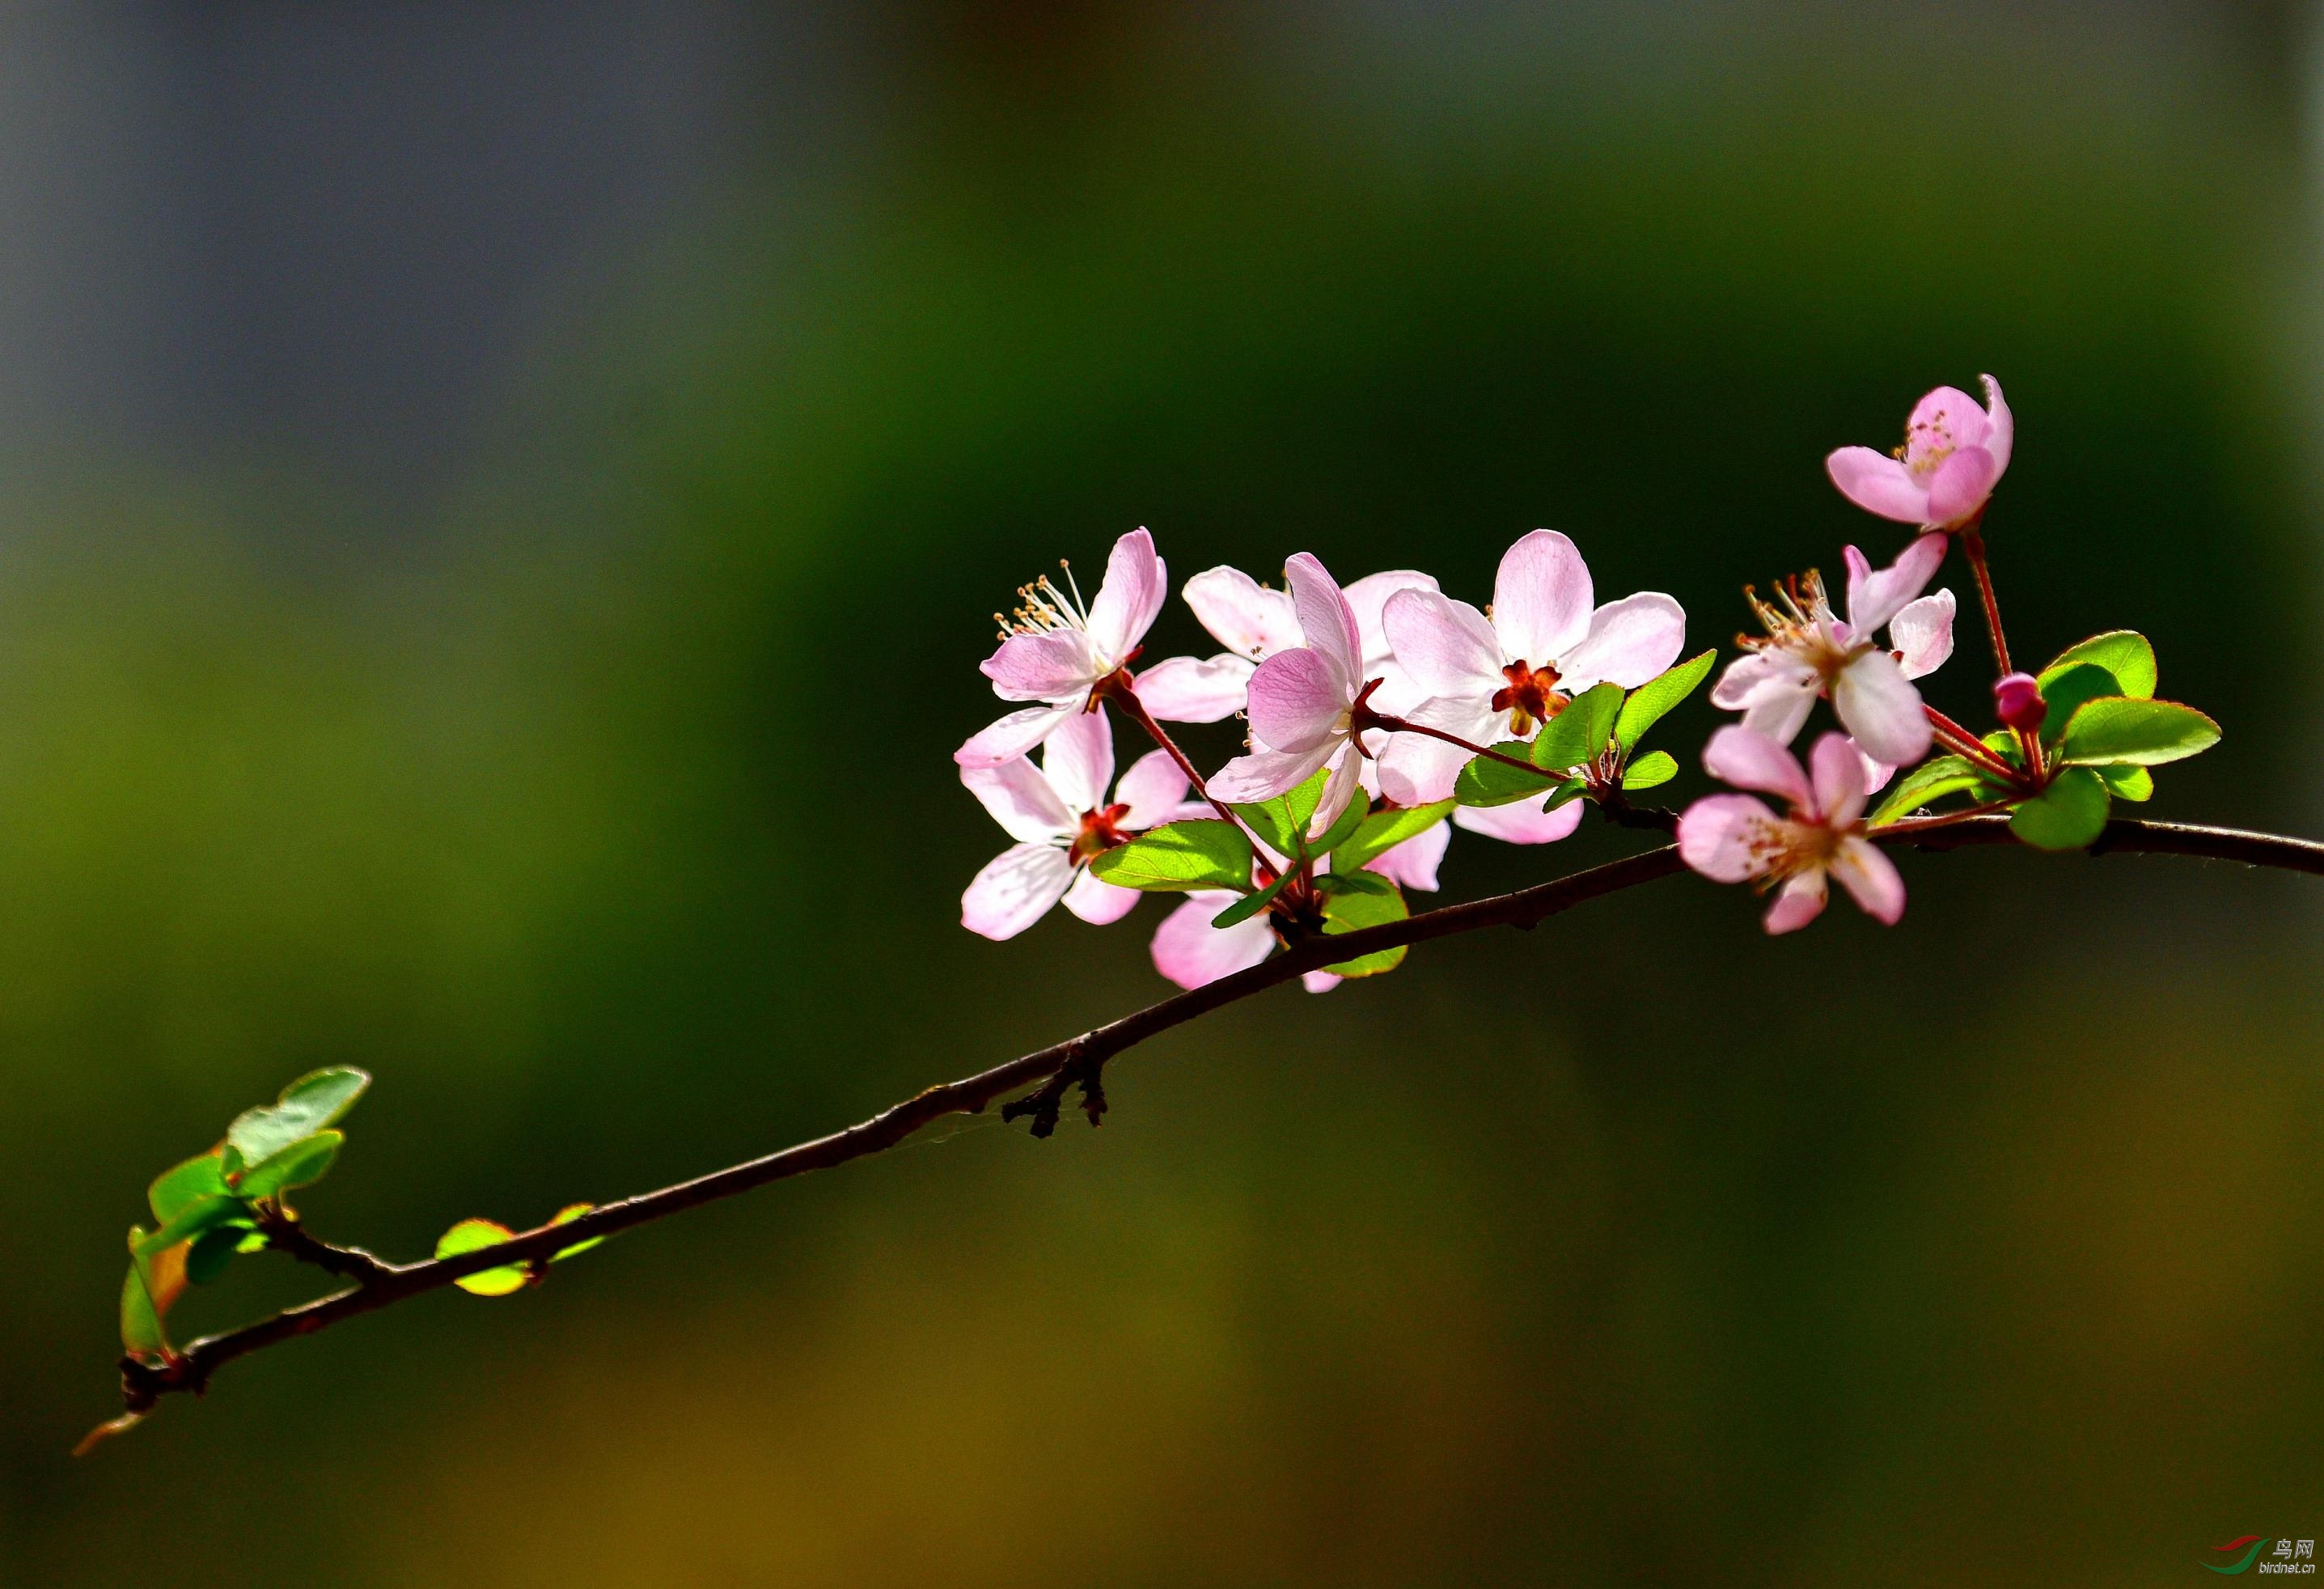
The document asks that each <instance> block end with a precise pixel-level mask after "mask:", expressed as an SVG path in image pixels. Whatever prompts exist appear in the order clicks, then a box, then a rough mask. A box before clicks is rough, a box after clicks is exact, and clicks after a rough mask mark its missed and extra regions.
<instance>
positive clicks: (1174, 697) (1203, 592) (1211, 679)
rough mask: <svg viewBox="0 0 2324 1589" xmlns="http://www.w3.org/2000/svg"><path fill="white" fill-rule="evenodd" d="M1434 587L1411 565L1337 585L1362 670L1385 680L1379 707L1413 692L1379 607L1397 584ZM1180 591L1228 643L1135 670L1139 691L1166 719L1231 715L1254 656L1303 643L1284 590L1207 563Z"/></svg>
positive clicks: (1240, 704)
mask: <svg viewBox="0 0 2324 1589" xmlns="http://www.w3.org/2000/svg"><path fill="white" fill-rule="evenodd" d="M1435 588H1436V581H1435V580H1434V579H1433V578H1431V577H1429V576H1427V575H1425V574H1423V573H1420V572H1418V571H1417V570H1416V569H1412V568H1391V569H1388V571H1386V572H1384V573H1379V574H1367V575H1366V576H1365V577H1362V578H1361V579H1359V580H1357V581H1356V582H1355V583H1354V584H1353V585H1351V586H1349V587H1347V588H1346V590H1344V591H1343V592H1342V595H1344V596H1346V597H1347V601H1348V610H1349V611H1351V612H1352V613H1353V614H1355V615H1356V634H1357V638H1358V641H1359V642H1360V650H1361V651H1362V655H1363V674H1364V678H1365V679H1367V680H1369V679H1383V680H1384V681H1385V682H1383V684H1382V685H1381V687H1380V688H1379V690H1378V691H1376V692H1375V695H1374V705H1375V706H1377V707H1379V710H1381V711H1386V712H1393V711H1398V710H1401V709H1402V707H1403V706H1404V705H1408V704H1410V700H1416V699H1417V698H1418V697H1416V696H1410V692H1409V690H1408V688H1406V686H1405V684H1404V679H1403V673H1402V670H1400V669H1398V668H1397V666H1396V661H1395V655H1394V653H1393V651H1391V650H1390V649H1389V646H1388V635H1387V633H1386V632H1385V631H1384V630H1383V629H1382V628H1381V626H1380V608H1381V607H1382V606H1383V605H1385V604H1386V603H1387V601H1388V597H1389V596H1393V595H1395V594H1396V593H1397V591H1399V590H1434V589H1435ZM1179 594H1180V595H1181V596H1184V597H1185V602H1186V605H1188V606H1189V607H1192V608H1193V609H1194V616H1195V617H1196V618H1197V619H1199V620H1200V621H1201V623H1202V625H1203V628H1205V629H1207V630H1209V631H1210V633H1211V638H1212V639H1213V640H1215V641H1217V642H1219V643H1220V644H1221V645H1222V646H1224V647H1226V650H1225V651H1222V652H1221V653H1219V654H1218V655H1217V656H1213V657H1172V658H1169V659H1168V660H1167V661H1160V662H1157V663H1155V664H1154V665H1153V666H1152V667H1150V668H1147V669H1145V670H1142V671H1140V672H1139V675H1138V698H1139V700H1140V701H1141V702H1143V703H1144V704H1145V707H1146V709H1147V710H1148V711H1149V712H1151V713H1153V714H1154V716H1157V717H1159V718H1161V719H1162V720H1163V721H1164V722H1166V723H1216V722H1218V721H1219V720H1220V719H1221V718H1223V717H1230V716H1233V715H1234V714H1235V713H1237V712H1240V711H1241V710H1242V709H1243V708H1244V706H1245V705H1246V702H1247V692H1248V689H1249V687H1250V676H1251V675H1252V674H1253V673H1254V672H1256V671H1257V670H1258V668H1259V663H1261V662H1263V661H1266V660H1267V659H1268V658H1269V657H1271V656H1274V655H1276V654H1277V652H1278V651H1290V650H1292V649H1294V648H1295V647H1297V646H1302V645H1305V644H1306V643H1307V642H1306V636H1305V634H1304V633H1301V631H1300V628H1299V614H1298V612H1297V611H1296V604H1295V603H1294V602H1293V601H1292V598H1291V595H1290V593H1289V592H1288V591H1283V590H1270V589H1269V588H1268V587H1266V586H1264V585H1261V584H1260V583H1259V581H1258V580H1256V579H1253V578H1252V577H1250V575H1248V574H1246V573H1244V572H1243V571H1242V570H1241V569H1240V568H1229V567H1227V566H1225V565H1224V564H1221V565H1220V566H1219V567H1218V568H1205V569H1203V572H1201V573H1199V574H1197V575H1195V576H1194V577H1193V578H1192V579H1189V580H1187V581H1186V583H1185V587H1184V588H1183V589H1182V590H1181V591H1180V593H1179ZM1407 696H1410V699H1409V700H1408V699H1406V697H1407Z"/></svg>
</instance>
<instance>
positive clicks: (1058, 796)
mask: <svg viewBox="0 0 2324 1589" xmlns="http://www.w3.org/2000/svg"><path fill="white" fill-rule="evenodd" d="M960 781H961V782H962V783H963V784H964V785H966V786H967V788H968V790H969V792H970V793H972V794H973V795H975V796H976V798H977V799H979V800H982V802H983V803H984V808H985V809H986V810H988V811H990V812H991V813H992V819H993V820H994V821H996V822H998V823H1000V824H1001V827H1002V829H1003V830H1004V831H1006V832H1007V834H1008V835H1009V836H1010V838H1013V839H1015V840H1016V841H1017V842H1016V843H1015V844H1014V845H1010V847H1009V848H1008V849H1006V850H1003V851H1002V852H1001V854H1000V855H996V856H995V857H993V859H992V860H991V863H989V864H987V865H986V866H985V868H984V870H982V872H979V873H977V874H976V880H975V881H974V882H972V883H970V884H969V885H968V892H966V893H964V894H963V895H962V896H961V899H960V924H961V925H962V926H963V927H965V928H968V929H969V930H970V931H971V932H975V933H982V935H983V936H985V937H986V938H1014V937H1016V936H1017V935H1018V934H1019V933H1020V932H1022V931H1024V930H1025V929H1026V928H1028V927H1030V926H1032V925H1033V923H1035V922H1036V921H1038V920H1039V919H1041V918H1042V917H1043V916H1046V915H1047V914H1048V911H1049V907H1050V906H1052V905H1055V904H1056V903H1057V901H1060V900H1062V901H1065V909H1066V910H1071V911H1072V912H1073V913H1074V915H1076V916H1078V917H1080V918H1081V919H1083V920H1084V921H1088V922H1093V923H1096V924H1098V925H1100V926H1102V925H1103V924H1104V923H1106V922H1109V921H1118V920H1120V919H1121V918H1122V917H1123V916H1126V915H1128V914H1129V912H1130V907H1131V906H1133V905H1135V904H1136V903H1138V894H1137V892H1136V891H1135V890H1132V889H1126V888H1116V887H1114V886H1113V884H1111V883H1110V882H1099V881H1098V880H1097V879H1096V878H1095V877H1093V876H1092V875H1091V874H1090V873H1089V871H1088V866H1089V863H1090V860H1091V858H1092V857H1093V856H1095V855H1099V854H1101V853H1102V852H1103V851H1105V850H1108V849H1111V847H1112V846H1113V845H1118V844H1120V843H1122V842H1124V841H1125V840H1126V839H1127V838H1128V837H1129V836H1130V835H1132V834H1135V833H1141V832H1143V831H1145V830H1146V829H1147V828H1149V827H1159V826H1160V825H1161V824H1163V823H1165V822H1171V821H1176V820H1177V819H1178V818H1181V817H1185V816H1190V815H1194V814H1196V813H1199V812H1202V811H1205V810H1207V809H1208V808H1207V807H1200V806H1197V807H1192V808H1189V807H1188V806H1187V805H1185V798H1186V775H1185V773H1183V772H1181V771H1179V770H1178V768H1177V766H1176V763H1175V762H1172V761H1171V760H1170V758H1169V756H1168V754H1167V753H1165V752H1162V751H1148V753H1146V754H1145V755H1143V756H1140V757H1139V759H1138V760H1137V761H1135V762H1131V763H1130V771H1127V772H1125V773H1123V774H1122V775H1121V781H1120V783H1119V784H1117V785H1115V787H1114V790H1113V799H1112V800H1111V802H1109V801H1108V800H1107V799H1106V798H1105V789H1106V785H1107V784H1108V783H1111V782H1112V781H1113V731H1112V728H1111V726H1110V725H1108V724H1107V722H1106V717H1105V710H1104V708H1103V707H1100V708H1099V709H1097V710H1096V711H1093V712H1081V711H1075V712H1073V713H1070V714H1068V715H1067V716H1065V718H1064V719H1063V720H1062V721H1061V722H1060V723H1058V725H1056V727H1055V728H1053V729H1052V730H1051V731H1050V733H1049V737H1048V739H1047V741H1046V742H1045V743H1044V744H1043V746H1042V751H1041V764H1040V766H1039V767H1035V766H1034V765H1033V763H1032V762H1031V761H1029V760H1028V759H1027V758H1026V757H1024V756H1018V757H1015V758H1013V759H1011V760H1010V761H1007V762H1001V764H1000V765H999V766H997V767H963V768H962V769H961V771H960Z"/></svg>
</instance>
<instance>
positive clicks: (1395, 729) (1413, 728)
mask: <svg viewBox="0 0 2324 1589" xmlns="http://www.w3.org/2000/svg"><path fill="white" fill-rule="evenodd" d="M1355 722H1356V732H1357V733H1359V734H1361V733H1362V732H1363V731H1364V730H1365V729H1367V728H1385V729H1387V730H1388V732H1389V733H1390V734H1425V735H1426V736H1427V737H1429V738H1430V739H1441V740H1443V742H1444V743H1445V744H1457V745H1459V746H1460V747H1461V748H1462V750H1464V751H1467V752H1468V753H1470V754H1471V755H1477V756H1483V757H1484V758H1486V759H1487V760H1488V761H1493V762H1500V763H1501V765H1503V766H1504V767H1515V768H1517V769H1518V770H1519V771H1525V772H1531V773H1534V774H1536V775H1541V773H1542V769H1541V768H1539V767H1536V766H1535V765H1534V764H1533V763H1532V762H1521V761H1519V760H1517V757H1515V756H1505V755H1503V754H1501V753H1500V752H1499V751H1495V750H1488V749H1486V748H1485V747H1484V746H1483V745H1480V744H1470V743H1469V742H1468V741H1467V740H1465V739H1462V737H1461V736H1460V735H1459V734H1447V733H1445V732H1444V731H1443V729H1442V728H1431V727H1429V726H1428V725H1426V724H1425V723H1415V722H1412V721H1410V720H1408V719H1406V718H1403V717H1390V716H1386V715H1385V714H1383V713H1379V712H1375V711H1373V710H1372V709H1371V708H1370V707H1361V708H1360V710H1359V711H1358V712H1357V714H1356V719H1355Z"/></svg>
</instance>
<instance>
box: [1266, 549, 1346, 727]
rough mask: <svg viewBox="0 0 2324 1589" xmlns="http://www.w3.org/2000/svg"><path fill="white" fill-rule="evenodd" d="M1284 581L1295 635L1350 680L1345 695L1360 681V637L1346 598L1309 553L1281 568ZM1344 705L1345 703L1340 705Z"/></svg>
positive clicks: (1304, 553)
mask: <svg viewBox="0 0 2324 1589" xmlns="http://www.w3.org/2000/svg"><path fill="white" fill-rule="evenodd" d="M1283 578H1284V582H1285V583H1286V584H1287V585H1289V586H1290V587H1291V605H1292V609H1293V611H1295V612H1296V614H1298V616H1299V633H1300V634H1301V635H1302V636H1304V637H1305V641H1306V644H1307V648H1308V649H1309V650H1310V651H1314V652H1316V653H1317V654H1318V655H1320V656H1322V657H1323V659H1324V660H1325V661H1329V662H1330V663H1331V664H1332V665H1333V667H1334V668H1336V669H1338V670H1340V673H1341V676H1342V678H1344V679H1348V680H1349V681H1350V688H1349V694H1350V695H1351V696H1352V695H1353V694H1354V693H1355V687H1356V686H1358V685H1360V684H1361V683H1362V682H1363V678H1362V674H1363V670H1364V643H1363V637H1362V636H1361V635H1360V634H1358V633H1356V615H1355V614H1354V613H1352V612H1351V611H1350V610H1349V608H1348V598H1347V597H1346V596H1342V595H1341V594H1340V586H1339V582H1338V581H1337V580H1335V579H1333V577H1332V576H1331V574H1330V572H1329V571H1328V570H1327V569H1325V568H1324V567H1323V564H1322V563H1321V562H1319V561H1317V560H1316V558H1315V555H1314V553H1313V552H1304V551H1303V552H1297V553H1295V554H1294V555H1293V556H1292V557H1291V559H1289V560H1288V561H1286V563H1285V564H1284V565H1283ZM1340 704H1341V705H1342V706H1345V705H1346V704H1347V702H1346V701H1345V700H1342V702H1341V703H1340Z"/></svg>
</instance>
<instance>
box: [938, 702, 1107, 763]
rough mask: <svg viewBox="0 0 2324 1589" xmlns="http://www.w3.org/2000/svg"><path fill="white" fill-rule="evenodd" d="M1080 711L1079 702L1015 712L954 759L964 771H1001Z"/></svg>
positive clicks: (975, 738)
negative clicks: (1064, 705) (983, 769)
mask: <svg viewBox="0 0 2324 1589" xmlns="http://www.w3.org/2000/svg"><path fill="white" fill-rule="evenodd" d="M1080 710H1081V703H1080V702H1078V701H1076V702H1075V703H1074V704H1073V705H1072V706H1069V707H1026V708H1025V709H1024V710H1022V711H1019V712H1011V713H1010V714H1009V716H1006V717H1003V718H1001V721H999V722H998V723H995V724H993V725H991V726H990V727H988V728H985V729H982V731H980V732H978V733H976V734H972V735H970V736H969V739H968V743H967V744H964V745H962V746H961V747H960V749H958V750H956V751H954V752H953V753H952V759H953V760H954V762H958V763H959V764H960V765H961V766H963V767H998V766H1000V765H1001V763H1002V762H1013V761H1015V760H1016V759H1017V758H1018V757H1019V756H1021V755H1023V754H1025V753H1027V752H1028V751H1030V750H1031V749H1032V748H1033V747H1034V746H1035V745H1037V744H1040V743H1041V742H1042V741H1043V740H1045V739H1047V738H1048V737H1049V730H1051V729H1052V728H1055V727H1056V725H1058V724H1060V723H1062V722H1064V721H1065V718H1066V717H1067V716H1069V715H1071V714H1072V713H1074V712H1078V711H1080Z"/></svg>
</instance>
